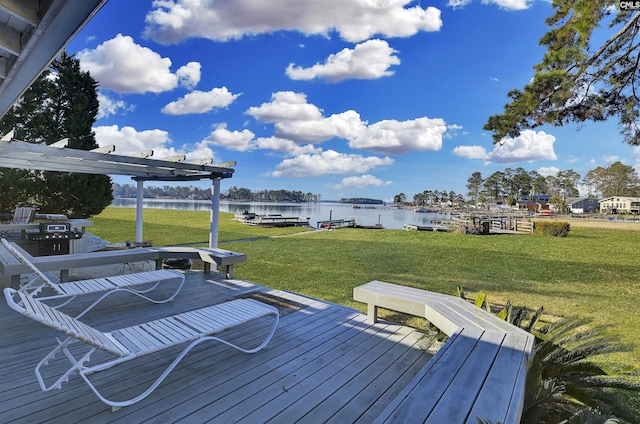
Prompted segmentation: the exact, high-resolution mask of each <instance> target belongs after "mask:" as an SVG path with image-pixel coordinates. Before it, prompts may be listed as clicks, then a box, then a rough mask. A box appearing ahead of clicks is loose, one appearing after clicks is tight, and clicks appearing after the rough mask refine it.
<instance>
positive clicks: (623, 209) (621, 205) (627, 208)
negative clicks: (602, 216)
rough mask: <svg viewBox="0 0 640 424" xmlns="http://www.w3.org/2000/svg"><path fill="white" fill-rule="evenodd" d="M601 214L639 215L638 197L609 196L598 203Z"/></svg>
mask: <svg viewBox="0 0 640 424" xmlns="http://www.w3.org/2000/svg"><path fill="white" fill-rule="evenodd" d="M600 212H601V213H634V214H637V213H640V197H623V196H611V197H607V198H606V199H602V200H601V201H600Z"/></svg>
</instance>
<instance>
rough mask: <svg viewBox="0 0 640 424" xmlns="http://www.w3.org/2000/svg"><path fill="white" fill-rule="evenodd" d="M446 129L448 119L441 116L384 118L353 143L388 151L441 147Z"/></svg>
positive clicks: (435, 148) (357, 145)
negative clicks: (411, 118) (445, 119)
mask: <svg viewBox="0 0 640 424" xmlns="http://www.w3.org/2000/svg"><path fill="white" fill-rule="evenodd" d="M446 129H447V127H446V126H445V122H444V120H442V119H440V118H435V119H429V118H417V119H414V120H410V121H396V120H384V121H380V122H376V123H375V124H372V125H369V126H368V127H367V128H366V130H365V131H364V132H363V133H362V134H360V135H359V136H358V137H357V138H354V139H352V140H350V141H349V146H350V147H351V148H354V149H366V150H371V151H373V152H378V153H387V154H401V153H408V152H412V151H416V150H440V148H441V147H442V134H444V132H445V131H446Z"/></svg>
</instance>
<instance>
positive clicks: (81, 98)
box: [0, 52, 113, 218]
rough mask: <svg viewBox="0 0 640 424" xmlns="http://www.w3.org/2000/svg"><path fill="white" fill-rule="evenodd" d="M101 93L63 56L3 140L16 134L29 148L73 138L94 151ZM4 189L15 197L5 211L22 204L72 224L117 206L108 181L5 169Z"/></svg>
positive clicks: (0, 204) (17, 109)
mask: <svg viewBox="0 0 640 424" xmlns="http://www.w3.org/2000/svg"><path fill="white" fill-rule="evenodd" d="M97 87H98V84H97V82H96V81H95V80H94V79H93V78H92V77H91V75H90V74H89V73H88V72H83V71H82V70H81V69H80V62H79V61H78V60H77V59H75V58H73V57H72V56H69V55H68V54H67V53H66V52H63V53H61V55H60V56H59V57H58V58H57V59H56V60H55V61H54V62H53V63H52V64H51V66H50V67H49V69H47V70H45V71H44V72H43V73H42V75H41V76H40V77H39V78H38V79H37V80H36V81H35V82H34V83H33V84H32V85H31V87H30V88H29V89H28V90H27V91H26V92H25V93H24V95H23V96H22V97H21V99H19V100H18V102H16V104H15V105H14V107H13V109H12V110H10V111H8V112H7V114H6V115H5V116H4V117H3V118H2V121H1V122H0V129H1V130H2V133H3V134H4V133H6V132H8V131H9V130H11V129H14V130H15V135H14V137H15V138H16V139H18V140H22V141H26V142H31V143H47V144H51V143H53V142H56V141H58V140H60V139H63V138H68V139H69V148H73V149H82V150H90V149H94V148H96V147H98V145H97V143H96V141H95V134H94V133H93V131H92V126H93V124H94V123H95V121H96V116H97V114H98V106H99V103H98V96H97ZM0 188H2V189H3V192H4V193H10V195H9V196H8V199H6V200H4V199H0V209H2V210H10V209H12V208H13V207H15V206H16V205H17V204H19V203H23V204H28V205H33V206H36V207H38V208H39V209H40V212H49V213H64V214H66V215H67V216H69V217H72V218H86V217H89V216H92V215H96V214H98V213H100V212H101V211H102V210H103V209H104V208H105V207H107V206H108V205H109V204H110V203H111V201H112V200H113V194H112V189H111V178H110V177H108V176H106V175H89V174H76V173H63V172H51V171H46V172H40V171H25V170H12V169H3V170H2V172H1V173H0Z"/></svg>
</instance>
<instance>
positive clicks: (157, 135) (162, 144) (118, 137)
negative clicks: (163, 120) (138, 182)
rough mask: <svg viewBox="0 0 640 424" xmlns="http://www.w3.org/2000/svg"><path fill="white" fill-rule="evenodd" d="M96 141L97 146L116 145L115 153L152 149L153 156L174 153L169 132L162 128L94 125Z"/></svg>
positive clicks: (130, 152)
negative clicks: (145, 128) (142, 128)
mask: <svg viewBox="0 0 640 424" xmlns="http://www.w3.org/2000/svg"><path fill="white" fill-rule="evenodd" d="M93 131H94V132H95V134H96V142H97V143H98V145H99V146H108V145H111V144H113V145H114V146H116V150H115V152H114V153H115V154H118V155H125V156H126V155H130V154H132V153H138V152H142V151H145V150H153V157H154V158H162V157H167V156H173V155H176V154H177V152H176V150H175V149H174V148H173V147H167V145H168V144H169V143H171V139H170V138H169V133H168V132H166V131H163V130H144V131H138V130H136V129H135V128H133V127H122V128H119V127H118V126H117V125H110V126H101V127H94V128H93Z"/></svg>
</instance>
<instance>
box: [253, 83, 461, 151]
mask: <svg viewBox="0 0 640 424" xmlns="http://www.w3.org/2000/svg"><path fill="white" fill-rule="evenodd" d="M246 113H247V114H249V115H252V116H253V117H255V118H256V119H257V120H259V121H261V122H269V123H274V124H275V136H276V137H278V138H282V139H287V140H292V141H295V142H299V143H318V142H322V141H326V140H330V139H332V138H334V137H338V138H342V139H345V140H348V142H349V146H350V147H351V148H353V149H362V150H370V151H373V152H378V153H386V154H401V153H408V152H411V151H416V150H439V149H440V148H441V147H442V138H443V134H444V132H445V131H446V129H447V128H446V125H445V122H444V120H442V119H440V118H435V119H430V118H426V117H423V118H417V119H413V120H407V121H396V120H385V121H380V122H376V123H374V124H372V125H367V122H366V121H362V119H361V118H360V115H359V114H358V113H357V112H356V111H353V110H348V111H346V112H342V113H337V114H333V115H331V116H329V117H326V118H325V117H324V116H323V115H322V110H321V109H320V108H318V107H317V106H315V105H313V104H310V103H307V97H306V95H305V94H303V93H294V92H291V91H281V92H277V93H274V94H272V96H271V102H269V103H263V104H262V105H260V106H256V107H251V108H249V110H247V112H246ZM458 127H459V126H455V125H454V126H453V128H458ZM459 128H462V127H459Z"/></svg>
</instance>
